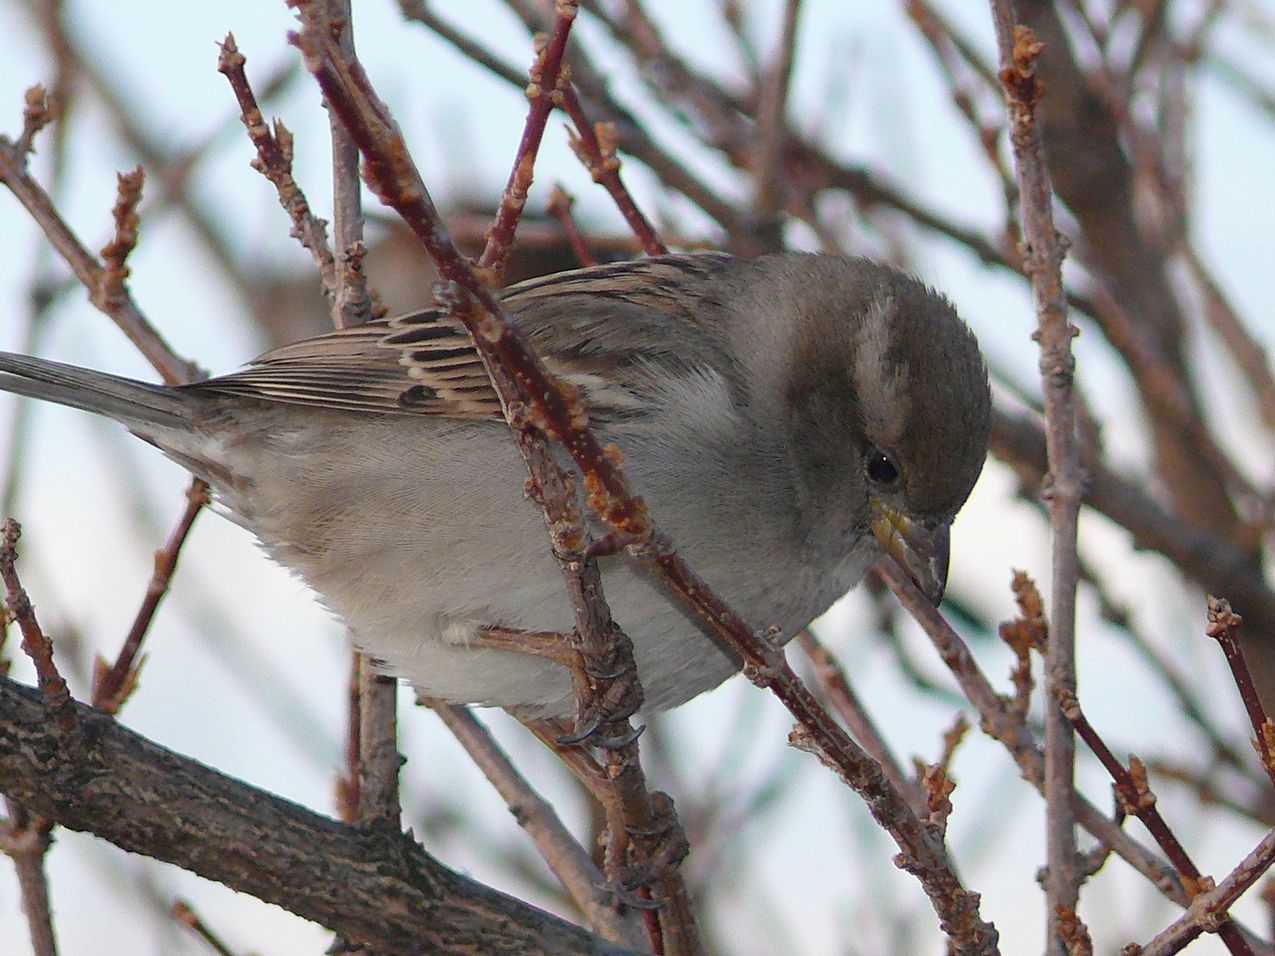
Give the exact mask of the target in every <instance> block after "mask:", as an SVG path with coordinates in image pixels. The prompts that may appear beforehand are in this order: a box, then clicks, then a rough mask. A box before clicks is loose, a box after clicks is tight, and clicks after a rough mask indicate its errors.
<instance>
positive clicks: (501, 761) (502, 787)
mask: <svg viewBox="0 0 1275 956" xmlns="http://www.w3.org/2000/svg"><path fill="white" fill-rule="evenodd" d="M425 703H428V705H429V707H430V709H431V710H433V711H434V713H436V714H437V715H438V716H439V719H441V720H442V721H443V723H444V724H446V725H447V728H448V730H450V731H451V732H452V735H453V736H454V737H455V738H456V739H457V741H459V742H460V744H461V746H463V747H464V748H465V750H466V752H467V753H468V754H469V756H470V758H471V759H472V760H473V761H474V763H475V765H477V767H478V768H479V769H480V770H481V771H482V772H483V773H484V774H485V775H486V777H487V779H488V780H489V781H491V784H492V786H493V787H495V788H496V791H497V792H498V793H499V794H500V795H501V797H503V798H504V800H505V803H506V805H507V806H508V807H509V812H510V813H512V814H513V817H514V819H515V820H517V821H518V825H519V826H520V827H522V828H523V829H524V830H526V831H527V833H528V835H529V836H530V837H531V839H532V840H533V841H534V842H535V844H536V846H537V848H539V850H540V855H541V856H542V857H543V858H544V861H545V863H547V864H548V865H549V868H550V869H551V870H553V873H554V875H555V876H556V877H557V878H558V880H559V882H561V883H562V886H563V888H564V889H565V890H566V891H567V893H568V894H569V895H570V896H571V899H572V901H573V902H574V903H575V904H576V906H578V907H579V908H580V912H582V913H583V914H584V916H585V919H586V921H587V922H588V924H589V926H590V928H592V929H593V931H594V932H595V933H598V934H600V935H601V936H602V937H603V938H604V939H609V940H612V941H614V942H618V943H623V944H624V945H626V946H631V947H634V948H638V949H640V948H642V947H644V946H645V945H646V944H647V938H646V931H645V930H644V929H643V927H642V925H641V923H640V921H638V920H636V919H635V918H634V917H633V916H632V915H630V916H629V917H627V918H626V917H624V916H622V915H620V914H619V913H617V912H616V909H615V907H614V906H612V905H609V903H610V894H608V893H607V892H606V886H605V880H604V878H603V876H602V873H601V872H599V870H598V868H597V867H596V866H595V865H594V863H593V861H592V860H591V859H590V858H589V854H588V853H587V852H586V851H585V850H584V848H583V847H582V846H580V844H579V843H578V842H577V841H576V840H575V838H574V837H572V836H571V833H570V831H568V830H567V828H566V827H565V826H564V825H563V823H562V820H561V819H559V817H558V815H557V813H556V812H555V811H554V809H553V806H552V805H550V804H549V803H548V802H547V801H546V800H545V799H544V798H543V797H541V796H540V795H539V794H538V793H536V791H535V790H534V789H532V787H531V785H530V784H529V783H528V782H527V780H526V779H525V778H524V777H523V776H522V775H521V774H520V773H519V772H518V768H517V767H515V766H514V765H513V763H512V761H510V759H509V757H508V756H507V755H506V754H505V752H504V751H503V750H502V749H501V748H500V745H499V744H498V743H496V741H495V739H494V738H493V737H492V736H491V733H490V732H489V731H488V730H487V728H486V727H484V726H483V725H482V723H480V722H479V721H478V719H477V718H476V717H474V715H473V713H472V712H471V711H470V710H469V709H468V708H466V707H461V706H459V705H456V704H446V703H443V702H441V701H427V702H425Z"/></svg>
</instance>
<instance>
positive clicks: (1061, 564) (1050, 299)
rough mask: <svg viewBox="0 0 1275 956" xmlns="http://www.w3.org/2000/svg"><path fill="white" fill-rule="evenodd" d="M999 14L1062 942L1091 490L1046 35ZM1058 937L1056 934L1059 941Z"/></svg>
mask: <svg viewBox="0 0 1275 956" xmlns="http://www.w3.org/2000/svg"><path fill="white" fill-rule="evenodd" d="M991 6H992V19H993V22H994V25H995V28H996V45H997V48H998V51H999V56H1000V79H1001V83H1002V84H1003V85H1004V87H1005V94H1006V99H1007V101H1008V105H1009V118H1010V143H1011V147H1012V151H1013V155H1014V169H1015V174H1016V176H1017V179H1018V193H1019V197H1020V202H1021V215H1022V219H1023V237H1024V238H1023V256H1022V259H1023V268H1024V270H1025V271H1026V272H1027V275H1028V277H1029V278H1030V279H1031V285H1032V293H1033V297H1034V299H1035V303H1036V313H1037V318H1038V329H1037V333H1036V337H1037V339H1038V340H1039V342H1040V349H1041V358H1040V368H1041V376H1042V388H1043V392H1044V404H1045V421H1046V447H1047V450H1048V455H1049V480H1048V484H1047V488H1046V490H1047V495H1048V502H1049V518H1050V529H1051V554H1050V571H1051V595H1050V608H1049V645H1048V647H1047V649H1046V657H1045V693H1046V698H1047V699H1048V700H1049V701H1050V702H1051V706H1048V707H1047V708H1046V711H1045V804H1046V807H1047V811H1046V813H1047V818H1046V847H1047V856H1048V870H1047V872H1046V875H1045V898H1046V910H1047V912H1048V919H1049V926H1048V930H1047V934H1048V935H1047V937H1046V938H1047V939H1049V940H1058V943H1057V944H1056V945H1058V946H1061V945H1063V944H1062V941H1061V926H1060V915H1059V914H1060V913H1061V912H1064V911H1071V912H1074V911H1075V909H1076V903H1077V900H1078V898H1079V895H1080V872H1079V870H1078V868H1077V865H1076V862H1077V855H1076V820H1075V814H1074V810H1073V807H1072V793H1073V790H1074V783H1073V778H1074V770H1075V768H1074V763H1075V739H1074V737H1073V736H1072V729H1071V724H1070V723H1069V722H1068V721H1067V720H1066V718H1065V717H1064V716H1063V715H1062V713H1061V712H1060V711H1059V710H1058V708H1057V705H1056V701H1057V700H1058V699H1059V695H1060V694H1062V693H1075V689H1076V663H1075V634H1076V586H1077V583H1078V581H1079V578H1080V563H1079V559H1078V557H1077V554H1076V527H1077V522H1078V519H1079V516H1080V502H1081V498H1082V494H1083V490H1084V475H1083V471H1082V469H1081V467H1080V456H1079V448H1078V445H1077V441H1076V406H1075V399H1074V396H1073V394H1072V387H1071V383H1072V376H1073V374H1074V370H1075V359H1074V358H1073V357H1072V354H1071V339H1072V337H1073V336H1074V335H1075V334H1076V329H1075V327H1074V326H1073V325H1071V323H1070V322H1068V320H1067V300H1066V296H1065V294H1064V292H1063V284H1062V260H1063V256H1064V254H1065V253H1066V242H1065V241H1064V240H1063V238H1062V237H1061V236H1060V235H1059V234H1058V232H1057V231H1056V230H1055V228H1054V219H1053V188H1052V186H1051V185H1050V182H1049V171H1048V168H1047V167H1046V165H1045V150H1044V144H1043V141H1042V137H1041V132H1040V125H1039V120H1038V117H1037V114H1036V106H1037V103H1038V102H1039V100H1040V97H1041V95H1042V93H1043V90H1042V89H1041V87H1040V85H1039V84H1038V83H1037V80H1036V61H1037V58H1038V57H1039V56H1040V51H1041V45H1040V44H1039V43H1038V42H1037V41H1036V37H1035V35H1034V34H1033V33H1032V32H1031V30H1029V29H1027V28H1026V27H1023V26H1020V25H1017V24H1016V23H1015V17H1014V11H1013V4H1012V3H1011V2H1010V0H992V4H991ZM1052 945H1054V944H1051V946H1052Z"/></svg>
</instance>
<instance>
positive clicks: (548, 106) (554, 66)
mask: <svg viewBox="0 0 1275 956" xmlns="http://www.w3.org/2000/svg"><path fill="white" fill-rule="evenodd" d="M554 12H555V19H554V24H553V32H552V33H550V34H549V37H548V39H547V40H545V41H544V42H543V45H542V46H540V48H539V50H537V52H536V59H535V62H533V63H532V64H531V70H530V71H529V75H530V82H529V83H528V84H527V99H528V100H529V101H530V103H531V105H530V107H529V108H528V110H527V121H526V123H525V125H524V126H523V130H522V138H521V139H520V140H519V141H518V150H517V152H515V153H514V163H513V168H512V169H510V171H509V181H508V182H507V183H506V184H505V190H504V192H503V193H502V194H501V197H500V207H499V208H498V209H497V210H496V218H495V221H494V222H493V223H492V225H491V229H490V231H489V232H488V233H487V245H486V247H485V248H484V249H483V252H482V255H481V256H479V258H478V268H479V269H480V270H490V272H489V274H487V275H485V276H484V279H486V280H487V281H488V282H489V283H490V284H491V285H495V286H499V285H500V277H501V275H502V274H503V272H504V269H505V260H506V259H508V257H509V249H510V247H511V246H512V245H513V241H514V232H515V231H516V230H517V228H518V220H519V219H520V218H521V217H522V210H523V207H524V206H526V204H527V191H528V190H529V189H530V188H531V181H532V178H533V176H534V175H535V166H536V156H537V154H538V153H539V152H540V141H541V140H542V139H543V138H544V133H545V125H546V124H547V123H548V122H549V114H550V113H551V112H553V108H554V107H555V106H557V105H560V104H561V102H562V92H561V90H562V87H563V86H565V85H566V82H567V75H566V74H565V72H564V71H563V70H562V58H563V54H564V53H565V52H566V49H567V38H568V37H569V36H570V35H571V25H572V24H573V23H575V19H576V14H577V13H578V12H579V10H578V4H577V3H576V2H575V0H558V2H557V3H556V4H555V6H554Z"/></svg>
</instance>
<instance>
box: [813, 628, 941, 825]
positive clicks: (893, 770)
mask: <svg viewBox="0 0 1275 956" xmlns="http://www.w3.org/2000/svg"><path fill="white" fill-rule="evenodd" d="M797 643H798V644H800V645H801V649H802V650H803V651H805V652H806V655H807V656H808V657H809V658H810V663H811V664H813V665H814V668H815V676H816V677H817V678H818V680H819V684H820V685H821V686H822V688H823V692H824V693H825V694H826V695H827V697H828V702H829V703H830V704H831V705H832V709H833V710H834V711H835V712H836V714H837V716H838V717H840V718H841V719H842V720H843V721H845V724H846V726H847V727H848V728H849V729H850V733H852V734H854V739H855V740H857V741H858V742H859V743H860V744H862V745H863V748H864V749H865V750H866V751H867V752H868V753H870V754H871V755H872V759H873V760H875V761H876V762H877V763H879V764H880V765H881V771H882V772H883V773H884V774H885V775H886V777H888V778H889V780H890V782H891V783H892V784H893V785H894V787H895V789H896V790H898V791H899V793H901V794H904V795H905V796H907V797H908V798H909V800H910V801H911V803H912V806H913V808H914V809H915V810H916V812H917V813H924V812H925V809H924V808H925V799H924V796H923V795H922V793H921V792H920V790H919V788H918V787H917V785H916V782H915V781H914V780H912V779H911V778H910V777H909V776H908V775H907V773H906V772H905V771H904V770H903V767H902V765H900V764H899V762H898V760H896V759H895V757H894V753H893V751H891V750H890V745H889V744H888V743H886V741H885V738H884V737H882V736H881V732H880V731H879V730H877V726H876V723H875V722H874V721H873V720H872V715H871V714H869V713H868V711H867V708H865V707H864V706H863V704H862V702H860V700H859V695H858V694H856V693H855V692H854V688H853V687H852V686H851V685H850V679H849V678H848V677H847V676H846V672H845V668H843V667H842V666H841V663H840V661H838V660H837V659H836V658H835V657H834V656H833V654H832V652H831V651H830V650H828V648H827V647H826V646H824V645H823V644H822V643H820V641H819V639H818V638H816V637H815V636H814V635H813V634H811V633H810V631H809V630H802V631H801V632H800V633H799V634H798V635H797Z"/></svg>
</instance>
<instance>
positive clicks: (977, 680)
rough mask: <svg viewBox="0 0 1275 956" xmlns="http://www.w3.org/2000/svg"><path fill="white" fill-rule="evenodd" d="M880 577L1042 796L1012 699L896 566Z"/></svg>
mask: <svg viewBox="0 0 1275 956" xmlns="http://www.w3.org/2000/svg"><path fill="white" fill-rule="evenodd" d="M876 573H877V575H879V576H880V577H881V578H882V579H883V580H884V581H885V582H886V584H887V585H889V587H890V590H891V591H893V592H894V594H895V597H897V598H898V599H899V603H901V604H902V605H903V606H904V607H905V608H906V609H907V610H908V613H910V614H911V615H912V617H913V618H914V619H915V620H916V621H917V623H918V624H920V625H921V627H922V629H923V630H924V631H925V633H926V635H927V636H928V637H929V638H930V640H931V641H932V642H933V643H934V647H935V649H936V650H937V651H938V653H939V656H940V657H941V658H942V659H943V663H944V664H946V665H947V667H948V669H949V670H950V671H951V673H952V676H953V677H955V678H956V681H957V683H958V684H960V687H961V691H962V693H963V694H964V695H965V698H966V699H967V700H968V701H969V702H970V703H972V704H973V705H974V707H975V708H976V709H977V710H978V714H979V726H980V728H981V729H982V730H983V732H984V733H986V734H987V735H988V736H990V737H992V738H993V739H995V740H998V741H1000V743H1001V744H1002V745H1003V746H1004V747H1005V748H1006V749H1007V750H1008V751H1009V753H1010V756H1011V757H1012V758H1013V759H1014V762H1015V763H1016V764H1017V765H1018V768H1019V772H1020V773H1021V774H1022V777H1023V779H1024V780H1026V781H1027V782H1028V783H1029V784H1031V786H1033V787H1034V788H1036V790H1037V791H1040V792H1042V793H1043V792H1044V785H1045V761H1044V755H1043V754H1042V753H1041V751H1040V749H1039V748H1038V747H1037V745H1036V741H1035V739H1034V738H1033V737H1032V734H1031V731H1030V730H1029V729H1028V727H1027V724H1026V722H1025V721H1024V720H1023V718H1022V717H1021V716H1019V715H1017V714H1015V713H1014V711H1013V709H1012V708H1011V706H1010V704H1009V701H1007V700H1006V699H1005V698H1003V697H1001V696H1000V695H999V694H997V693H996V691H995V689H993V687H992V685H991V682H990V681H988V679H987V677H986V675H985V674H983V672H982V671H981V670H980V669H979V666H978V664H977V662H976V661H975V660H974V656H973V655H972V654H971V653H970V650H969V647H968V646H967V645H966V644H965V642H964V641H963V640H962V639H961V636H960V635H959V634H957V633H956V631H955V630H953V629H952V626H951V625H950V624H948V623H947V621H946V620H944V618H943V616H942V615H941V614H940V613H939V612H938V610H937V609H936V608H935V607H934V605H933V604H931V603H930V602H929V601H928V600H927V599H926V598H925V595H923V594H922V593H921V592H920V591H919V590H918V589H917V587H916V585H914V584H913V583H912V582H911V581H909V580H908V578H907V576H906V575H905V574H904V573H903V571H902V570H901V569H900V568H899V567H898V566H897V565H896V564H894V563H893V562H891V561H883V562H881V563H880V564H878V565H877V567H876ZM1071 798H1072V802H1073V805H1074V807H1075V812H1076V816H1077V818H1078V820H1079V821H1080V824H1081V826H1083V827H1084V828H1085V829H1086V830H1088V831H1089V832H1090V833H1091V834H1092V835H1093V836H1094V837H1095V838H1097V839H1098V840H1099V841H1101V842H1102V843H1103V844H1104V845H1106V846H1108V847H1110V848H1111V849H1112V850H1114V851H1115V852H1116V853H1117V854H1119V855H1120V856H1121V857H1122V858H1123V859H1124V860H1125V861H1126V862H1128V863H1129V865H1130V866H1132V867H1133V868H1134V869H1135V870H1137V871H1138V872H1139V873H1141V874H1142V875H1143V876H1145V877H1146V878H1147V879H1148V880H1149V881H1151V883H1152V884H1153V885H1155V887H1156V888H1157V889H1159V890H1160V892H1161V893H1163V894H1164V895H1165V897H1167V898H1168V899H1171V900H1173V901H1174V902H1175V903H1178V904H1179V905H1181V906H1187V905H1189V904H1190V902H1191V899H1190V897H1189V896H1188V895H1187V893H1186V891H1185V890H1184V889H1183V887H1182V883H1181V881H1180V880H1179V879H1178V878H1177V874H1176V873H1175V872H1174V871H1173V869H1172V868H1171V867H1168V866H1166V864H1165V863H1164V862H1163V861H1162V860H1161V859H1160V858H1159V857H1157V856H1155V855H1154V854H1153V853H1151V852H1149V851H1148V850H1147V849H1146V848H1145V847H1143V846H1142V845H1141V844H1139V843H1138V842H1137V841H1136V840H1134V839H1133V838H1132V837H1130V836H1129V834H1127V833H1125V832H1124V830H1123V829H1121V828H1120V827H1119V826H1118V825H1117V824H1115V823H1113V822H1112V821H1111V820H1110V819H1109V818H1108V817H1107V815H1106V814H1105V813H1103V812H1102V811H1100V810H1099V809H1098V808H1097V807H1095V806H1094V805H1093V804H1091V803H1089V802H1088V801H1087V800H1085V798H1084V797H1082V796H1081V795H1080V794H1078V793H1074V792H1073V793H1072V795H1071Z"/></svg>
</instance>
